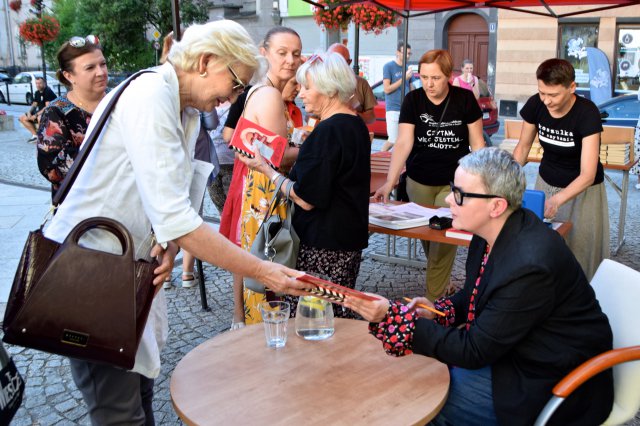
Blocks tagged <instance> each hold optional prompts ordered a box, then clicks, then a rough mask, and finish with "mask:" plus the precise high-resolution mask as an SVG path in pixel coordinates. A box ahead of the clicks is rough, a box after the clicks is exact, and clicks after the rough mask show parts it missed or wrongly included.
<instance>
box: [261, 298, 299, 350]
mask: <svg viewBox="0 0 640 426" xmlns="http://www.w3.org/2000/svg"><path fill="white" fill-rule="evenodd" d="M290 309H291V308H290V305H289V302H277V301H272V302H262V303H261V304H260V313H261V314H262V322H263V323H264V336H265V338H266V339H267V346H268V347H270V348H276V349H277V348H283V347H284V345H286V344H287V322H288V321H289V313H290Z"/></svg>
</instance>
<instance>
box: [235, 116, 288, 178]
mask: <svg viewBox="0 0 640 426" xmlns="http://www.w3.org/2000/svg"><path fill="white" fill-rule="evenodd" d="M287 144H288V142H287V139H286V138H283V137H282V136H280V135H277V134H275V133H273V132H272V131H270V130H267V129H265V128H264V127H261V126H259V125H257V124H256V123H254V122H252V121H250V120H247V119H246V118H244V117H240V120H238V124H237V125H236V129H235V131H234V132H233V136H231V141H230V142H229V148H231V149H233V150H235V151H237V152H239V153H240V154H243V155H246V156H247V157H250V158H253V157H254V152H255V150H256V149H257V150H258V151H259V152H260V155H262V157H263V158H264V159H265V160H267V162H268V163H269V164H271V165H272V166H273V167H280V163H281V162H282V157H283V156H284V150H285V149H286V147H287Z"/></svg>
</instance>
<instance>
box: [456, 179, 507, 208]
mask: <svg viewBox="0 0 640 426" xmlns="http://www.w3.org/2000/svg"><path fill="white" fill-rule="evenodd" d="M449 186H450V187H451V192H452V193H453V199H454V200H455V201H456V204H457V205H459V206H461V205H462V203H463V202H464V197H467V198H504V197H503V196H502V195H493V194H476V193H473V192H464V191H463V190H462V189H460V188H458V187H457V186H455V185H454V184H453V182H449Z"/></svg>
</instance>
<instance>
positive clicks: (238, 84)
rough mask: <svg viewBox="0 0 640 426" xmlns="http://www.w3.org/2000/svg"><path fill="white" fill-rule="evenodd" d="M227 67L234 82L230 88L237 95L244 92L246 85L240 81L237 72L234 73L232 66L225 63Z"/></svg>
mask: <svg viewBox="0 0 640 426" xmlns="http://www.w3.org/2000/svg"><path fill="white" fill-rule="evenodd" d="M227 68H228V69H229V72H230V73H231V75H232V76H233V80H234V81H235V82H236V84H235V85H234V86H233V87H232V89H231V90H233V91H234V92H235V93H237V94H239V95H240V94H242V93H244V91H245V90H246V89H247V85H246V84H244V83H243V82H242V80H241V79H240V77H238V74H236V72H235V71H234V70H233V68H231V66H230V65H227Z"/></svg>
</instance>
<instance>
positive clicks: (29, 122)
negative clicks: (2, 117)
mask: <svg viewBox="0 0 640 426" xmlns="http://www.w3.org/2000/svg"><path fill="white" fill-rule="evenodd" d="M56 97H57V96H56V94H55V93H54V92H53V90H51V89H50V88H49V87H48V86H47V83H45V81H44V79H43V78H42V77H36V91H35V93H34V94H33V102H32V103H31V109H30V110H29V111H28V112H25V113H24V115H22V116H20V118H19V119H18V120H19V121H20V124H22V125H23V126H24V128H25V129H27V130H28V131H29V132H30V133H31V137H30V138H29V141H28V142H35V141H36V140H37V139H38V136H37V135H36V130H37V126H38V124H39V123H40V115H41V114H42V111H43V110H44V108H45V107H46V106H47V105H49V102H51V101H52V100H54V99H55V98H56Z"/></svg>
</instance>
